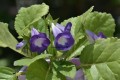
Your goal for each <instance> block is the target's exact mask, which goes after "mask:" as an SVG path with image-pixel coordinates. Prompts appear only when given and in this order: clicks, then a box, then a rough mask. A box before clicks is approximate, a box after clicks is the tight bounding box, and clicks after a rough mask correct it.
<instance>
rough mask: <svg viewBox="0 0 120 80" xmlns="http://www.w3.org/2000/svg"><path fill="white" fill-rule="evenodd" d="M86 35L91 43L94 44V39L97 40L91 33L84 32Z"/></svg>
mask: <svg viewBox="0 0 120 80" xmlns="http://www.w3.org/2000/svg"><path fill="white" fill-rule="evenodd" d="M86 33H87V35H88V39H89V41H90V42H91V43H94V42H95V40H96V39H98V36H97V35H96V34H94V33H93V32H91V31H89V30H86Z"/></svg>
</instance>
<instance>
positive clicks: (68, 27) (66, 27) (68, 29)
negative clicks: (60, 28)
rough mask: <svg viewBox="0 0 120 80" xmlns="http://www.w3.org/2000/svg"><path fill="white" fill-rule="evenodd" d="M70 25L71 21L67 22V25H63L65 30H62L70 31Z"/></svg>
mask: <svg viewBox="0 0 120 80" xmlns="http://www.w3.org/2000/svg"><path fill="white" fill-rule="evenodd" d="M71 27H72V23H71V22H68V23H67V25H66V26H65V30H64V31H67V32H70V31H71Z"/></svg>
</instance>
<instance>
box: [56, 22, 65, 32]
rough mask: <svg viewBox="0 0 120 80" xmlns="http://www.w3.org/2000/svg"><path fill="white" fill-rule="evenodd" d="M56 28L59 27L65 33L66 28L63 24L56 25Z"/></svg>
mask: <svg viewBox="0 0 120 80" xmlns="http://www.w3.org/2000/svg"><path fill="white" fill-rule="evenodd" d="M56 27H58V28H59V29H60V30H61V31H62V32H63V31H64V29H65V27H64V26H62V25H61V24H58V23H57V24H56Z"/></svg>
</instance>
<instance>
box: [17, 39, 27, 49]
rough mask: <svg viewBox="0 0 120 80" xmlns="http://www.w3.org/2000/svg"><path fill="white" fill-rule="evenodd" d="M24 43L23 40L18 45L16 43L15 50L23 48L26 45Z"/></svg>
mask: <svg viewBox="0 0 120 80" xmlns="http://www.w3.org/2000/svg"><path fill="white" fill-rule="evenodd" d="M26 43H27V42H26V41H25V40H23V41H21V42H20V43H18V44H17V45H16V49H21V48H23V47H24V46H25V45H26Z"/></svg>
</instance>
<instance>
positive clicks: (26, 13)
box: [15, 3, 49, 37]
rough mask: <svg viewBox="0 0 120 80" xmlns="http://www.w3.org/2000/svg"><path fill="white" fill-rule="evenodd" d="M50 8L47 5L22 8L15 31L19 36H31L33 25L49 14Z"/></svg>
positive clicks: (17, 17) (16, 20)
mask: <svg viewBox="0 0 120 80" xmlns="http://www.w3.org/2000/svg"><path fill="white" fill-rule="evenodd" d="M48 10H49V7H48V6H47V5H46V4H44V3H43V4H41V5H32V6H30V7H28V8H21V9H20V10H19V12H18V14H17V16H16V19H15V29H16V31H17V33H18V34H19V36H22V37H23V36H29V33H30V29H31V28H30V27H33V26H32V24H33V23H35V22H37V21H38V20H40V19H41V17H42V16H44V15H46V14H47V13H48Z"/></svg>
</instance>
